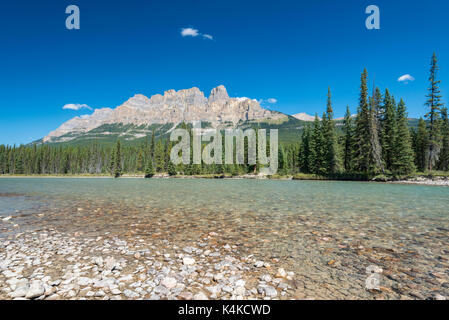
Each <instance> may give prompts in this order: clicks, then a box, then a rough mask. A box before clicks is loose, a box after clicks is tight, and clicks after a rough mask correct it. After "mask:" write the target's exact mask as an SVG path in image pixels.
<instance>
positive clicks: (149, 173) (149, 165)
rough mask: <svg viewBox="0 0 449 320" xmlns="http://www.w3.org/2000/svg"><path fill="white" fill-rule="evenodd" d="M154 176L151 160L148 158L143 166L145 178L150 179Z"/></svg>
mask: <svg viewBox="0 0 449 320" xmlns="http://www.w3.org/2000/svg"><path fill="white" fill-rule="evenodd" d="M152 176H154V167H153V160H152V159H151V158H150V159H148V160H147V164H146V166H145V178H151V177H152Z"/></svg>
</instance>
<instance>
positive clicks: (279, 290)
mask: <svg viewBox="0 0 449 320" xmlns="http://www.w3.org/2000/svg"><path fill="white" fill-rule="evenodd" d="M216 236H218V235H217V234H216V233H213V232H212V233H210V234H209V235H208V236H207V237H206V238H204V239H202V241H201V242H198V243H194V244H192V246H188V247H183V248H179V247H177V246H176V245H174V244H171V243H169V241H167V240H164V241H162V242H161V245H157V246H156V245H154V244H151V243H148V242H147V241H145V240H143V239H141V238H139V237H136V238H135V239H134V240H133V241H132V242H128V241H125V240H121V239H119V238H116V237H112V238H103V237H97V238H96V239H93V238H83V237H79V236H78V235H77V234H75V235H73V236H66V235H63V234H61V233H58V232H56V231H49V232H34V231H33V232H24V233H19V234H16V235H15V236H14V237H13V238H10V239H4V240H2V241H1V242H0V288H1V291H0V299H36V300H44V299H45V300H55V299H76V300H78V299H80V300H84V299H102V300H121V299H150V300H160V299H181V300H192V299H195V300H207V299H239V300H240V299H289V298H293V297H294V290H293V287H292V282H293V280H294V276H295V275H294V273H293V272H287V271H285V270H284V269H282V268H280V267H279V268H278V267H276V266H275V265H274V264H273V263H272V262H271V263H270V262H264V261H260V260H257V259H256V258H255V257H253V256H251V255H250V256H243V257H240V256H237V255H235V254H234V251H235V248H233V246H230V245H225V246H223V247H218V246H214V245H210V244H209V240H210V239H212V238H214V237H216Z"/></svg>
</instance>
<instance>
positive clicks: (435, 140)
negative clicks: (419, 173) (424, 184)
mask: <svg viewBox="0 0 449 320" xmlns="http://www.w3.org/2000/svg"><path fill="white" fill-rule="evenodd" d="M437 63H438V60H437V56H436V54H435V53H434V54H433V56H432V60H431V62H430V76H429V82H430V86H429V89H428V91H429V93H428V94H427V102H426V105H427V107H428V108H429V112H428V113H427V114H426V118H427V120H428V121H429V124H428V132H429V140H428V144H429V151H428V162H427V164H428V168H429V171H432V168H433V166H434V165H435V162H436V161H437V159H438V155H439V151H440V146H441V136H440V126H439V125H440V121H439V119H440V114H439V112H441V107H442V106H443V104H442V102H441V91H440V87H439V86H440V81H439V80H437V71H438V65H437Z"/></svg>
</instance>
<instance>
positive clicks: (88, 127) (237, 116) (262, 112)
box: [42, 86, 288, 143]
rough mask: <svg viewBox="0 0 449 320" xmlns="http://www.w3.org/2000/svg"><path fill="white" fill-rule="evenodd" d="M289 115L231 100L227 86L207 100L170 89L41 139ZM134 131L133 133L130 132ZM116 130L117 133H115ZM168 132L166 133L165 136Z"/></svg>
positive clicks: (145, 132) (228, 123) (129, 135)
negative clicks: (120, 129) (199, 122)
mask: <svg viewBox="0 0 449 320" xmlns="http://www.w3.org/2000/svg"><path fill="white" fill-rule="evenodd" d="M287 118H288V116H287V115H285V114H282V113H280V112H276V111H270V110H267V109H264V108H262V107H261V106H260V104H259V102H258V101H257V100H252V99H249V98H230V97H229V95H228V93H227V90H226V88H225V87H224V86H218V87H216V88H214V89H212V91H211V93H210V95H209V97H208V98H206V97H205V96H204V93H203V92H201V91H200V90H199V89H198V88H196V87H194V88H191V89H185V90H179V91H175V90H168V91H165V92H164V94H163V95H161V94H156V95H153V96H152V97H151V98H147V97H146V96H144V95H141V94H137V95H135V96H134V97H132V98H130V99H129V100H128V101H126V102H125V103H123V104H122V105H120V106H118V107H117V108H115V109H111V108H102V109H96V110H95V111H94V112H93V113H92V114H91V115H83V116H80V117H75V118H73V119H71V120H69V121H67V122H65V123H63V124H62V125H61V126H60V127H59V128H57V129H56V130H54V131H52V132H50V133H49V134H48V135H47V136H45V137H44V138H43V139H42V142H43V143H57V142H68V141H72V140H75V139H77V138H79V137H82V136H86V134H88V133H95V137H96V138H98V136H102V137H104V136H107V135H108V134H110V135H114V132H112V131H108V130H110V129H117V128H118V127H121V128H122V129H123V130H124V129H126V130H127V131H125V132H121V133H119V136H125V139H127V140H133V139H136V138H141V137H144V136H147V135H148V133H149V132H151V129H154V127H158V128H160V127H161V126H164V125H167V124H172V125H171V126H168V127H167V128H165V129H166V130H165V131H166V132H168V131H170V129H171V128H174V127H175V126H176V125H177V124H180V123H182V122H185V123H191V122H193V121H199V120H200V121H202V122H204V123H206V124H207V125H208V126H210V127H213V128H225V127H236V126H238V125H239V124H242V123H244V122H248V121H262V120H267V121H279V120H282V119H287ZM130 130H131V131H130ZM113 131H114V130H113ZM166 132H165V133H166ZM115 133H117V132H115Z"/></svg>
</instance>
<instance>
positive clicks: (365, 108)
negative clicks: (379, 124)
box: [354, 69, 381, 174]
mask: <svg viewBox="0 0 449 320" xmlns="http://www.w3.org/2000/svg"><path fill="white" fill-rule="evenodd" d="M367 78H368V72H367V71H366V69H365V70H364V71H363V73H362V76H361V84H360V99H359V107H358V112H357V118H356V128H355V152H354V154H355V156H354V169H355V170H356V171H357V172H360V173H365V174H366V173H369V174H373V173H377V172H379V171H380V169H381V163H379V160H381V159H379V153H380V150H378V146H379V142H378V138H377V131H376V130H377V128H376V127H375V126H374V125H373V123H374V121H373V111H372V109H373V108H372V107H370V104H371V105H373V102H372V101H371V103H368V86H367Z"/></svg>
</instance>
